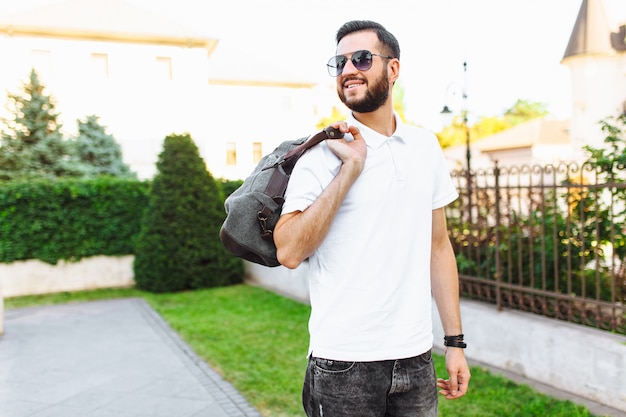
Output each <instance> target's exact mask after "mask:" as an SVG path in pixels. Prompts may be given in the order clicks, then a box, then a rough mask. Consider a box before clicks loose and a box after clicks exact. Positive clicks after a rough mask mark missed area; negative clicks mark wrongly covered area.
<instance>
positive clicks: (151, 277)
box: [133, 134, 243, 292]
mask: <svg viewBox="0 0 626 417" xmlns="http://www.w3.org/2000/svg"><path fill="white" fill-rule="evenodd" d="M223 202H224V198H223V195H222V191H221V187H220V186H219V185H218V183H217V181H216V180H215V179H214V178H213V176H212V175H211V173H210V172H209V171H207V169H206V165H205V163H204V160H203V159H202V157H201V156H200V153H199V151H198V147H197V146H196V144H195V143H194V142H193V140H192V138H191V136H190V135H188V134H184V135H175V134H174V135H170V136H167V137H166V138H165V141H164V142H163V150H162V152H161V154H160V155H159V160H158V162H157V174H156V176H155V177H154V180H153V182H152V188H151V190H150V194H149V203H148V207H147V209H146V212H145V213H144V216H143V219H142V225H141V231H140V233H139V236H138V239H137V244H136V246H135V261H134V265H133V268H134V273H135V282H136V284H137V286H138V287H139V288H140V289H143V290H147V291H151V292H173V291H182V290H190V289H197V288H208V287H216V286H224V285H230V284H235V283H239V282H241V281H242V279H243V262H242V261H241V260H240V259H239V258H236V257H234V256H232V255H230V254H229V253H228V252H227V251H226V250H225V249H224V247H223V246H222V244H221V242H220V240H219V229H220V227H221V225H222V223H223V221H224V218H225V214H224V208H223Z"/></svg>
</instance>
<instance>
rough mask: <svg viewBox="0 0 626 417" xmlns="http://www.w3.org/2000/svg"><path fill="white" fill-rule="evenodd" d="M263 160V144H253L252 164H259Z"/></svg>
mask: <svg viewBox="0 0 626 417" xmlns="http://www.w3.org/2000/svg"><path fill="white" fill-rule="evenodd" d="M261 158H263V144H262V143H261V142H252V162H254V163H255V164H258V163H259V161H260V160H261Z"/></svg>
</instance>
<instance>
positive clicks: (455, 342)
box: [443, 334, 467, 349]
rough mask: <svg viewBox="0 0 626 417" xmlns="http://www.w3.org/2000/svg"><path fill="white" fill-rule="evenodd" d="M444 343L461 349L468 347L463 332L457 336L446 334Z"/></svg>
mask: <svg viewBox="0 0 626 417" xmlns="http://www.w3.org/2000/svg"><path fill="white" fill-rule="evenodd" d="M443 345H444V346H447V347H456V348H461V349H465V348H466V347H467V343H465V342H464V341H463V334H458V335H456V336H444V337H443Z"/></svg>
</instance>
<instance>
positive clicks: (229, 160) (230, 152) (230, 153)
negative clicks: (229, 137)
mask: <svg viewBox="0 0 626 417" xmlns="http://www.w3.org/2000/svg"><path fill="white" fill-rule="evenodd" d="M226 165H228V166H234V165H237V144H236V143H235V142H228V143H226Z"/></svg>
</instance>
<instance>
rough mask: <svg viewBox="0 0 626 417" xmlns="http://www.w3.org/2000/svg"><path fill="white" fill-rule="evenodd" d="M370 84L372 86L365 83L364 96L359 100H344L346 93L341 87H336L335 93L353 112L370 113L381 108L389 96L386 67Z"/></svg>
mask: <svg viewBox="0 0 626 417" xmlns="http://www.w3.org/2000/svg"><path fill="white" fill-rule="evenodd" d="M371 86H372V87H371V88H370V84H368V85H367V87H368V89H367V92H366V94H365V97H363V98H362V99H360V100H353V101H351V102H348V101H347V100H346V95H345V94H344V92H343V88H338V89H337V94H338V95H339V99H340V100H341V102H342V103H343V104H345V105H346V106H347V107H348V108H349V109H350V110H352V111H353V112H356V113H371V112H373V111H375V110H378V109H379V108H381V107H382V106H383V104H385V102H386V101H387V98H388V97H389V80H388V79H387V70H386V68H385V71H384V73H383V74H382V75H381V76H380V77H379V78H377V79H376V80H375V81H374V83H373V84H371Z"/></svg>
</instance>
